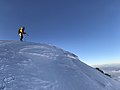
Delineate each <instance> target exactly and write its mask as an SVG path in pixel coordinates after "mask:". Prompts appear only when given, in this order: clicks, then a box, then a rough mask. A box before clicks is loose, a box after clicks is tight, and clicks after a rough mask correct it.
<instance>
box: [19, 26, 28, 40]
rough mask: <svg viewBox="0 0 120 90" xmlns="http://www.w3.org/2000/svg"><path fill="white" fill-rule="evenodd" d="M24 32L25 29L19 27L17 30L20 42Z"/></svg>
mask: <svg viewBox="0 0 120 90" xmlns="http://www.w3.org/2000/svg"><path fill="white" fill-rule="evenodd" d="M24 30H25V27H21V28H20V29H19V30H18V34H19V36H20V41H23V34H26V32H24Z"/></svg>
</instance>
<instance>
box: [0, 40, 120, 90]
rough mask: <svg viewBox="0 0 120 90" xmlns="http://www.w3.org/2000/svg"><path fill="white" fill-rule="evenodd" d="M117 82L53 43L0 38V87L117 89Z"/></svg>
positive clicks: (9, 89)
mask: <svg viewBox="0 0 120 90" xmlns="http://www.w3.org/2000/svg"><path fill="white" fill-rule="evenodd" d="M119 86H120V83H118V82H117V81H115V80H113V79H112V78H109V77H107V76H105V75H103V74H102V73H100V72H99V71H97V70H96V69H94V68H92V67H90V66H88V65H86V64H84V63H82V62H81V61H80V60H79V59H78V57H77V56H76V55H74V54H72V53H70V52H67V51H64V50H62V49H60V48H57V47H55V46H51V45H47V44H37V43H28V42H17V41H0V90H120V87H119Z"/></svg>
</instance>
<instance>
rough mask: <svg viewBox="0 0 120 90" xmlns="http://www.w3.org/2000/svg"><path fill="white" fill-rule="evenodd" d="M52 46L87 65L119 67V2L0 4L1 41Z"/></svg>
mask: <svg viewBox="0 0 120 90" xmlns="http://www.w3.org/2000/svg"><path fill="white" fill-rule="evenodd" d="M21 26H25V28H26V32H27V33H28V34H29V36H25V41H30V42H38V43H49V44H53V45H56V46H58V47H60V48H63V49H65V50H67V51H71V52H73V53H75V54H76V55H78V56H79V58H80V60H81V61H83V62H85V63H87V64H90V65H92V64H106V63H120V0H0V39H1V40H18V41H19V36H18V34H17V33H18V29H19V27H21Z"/></svg>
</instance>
